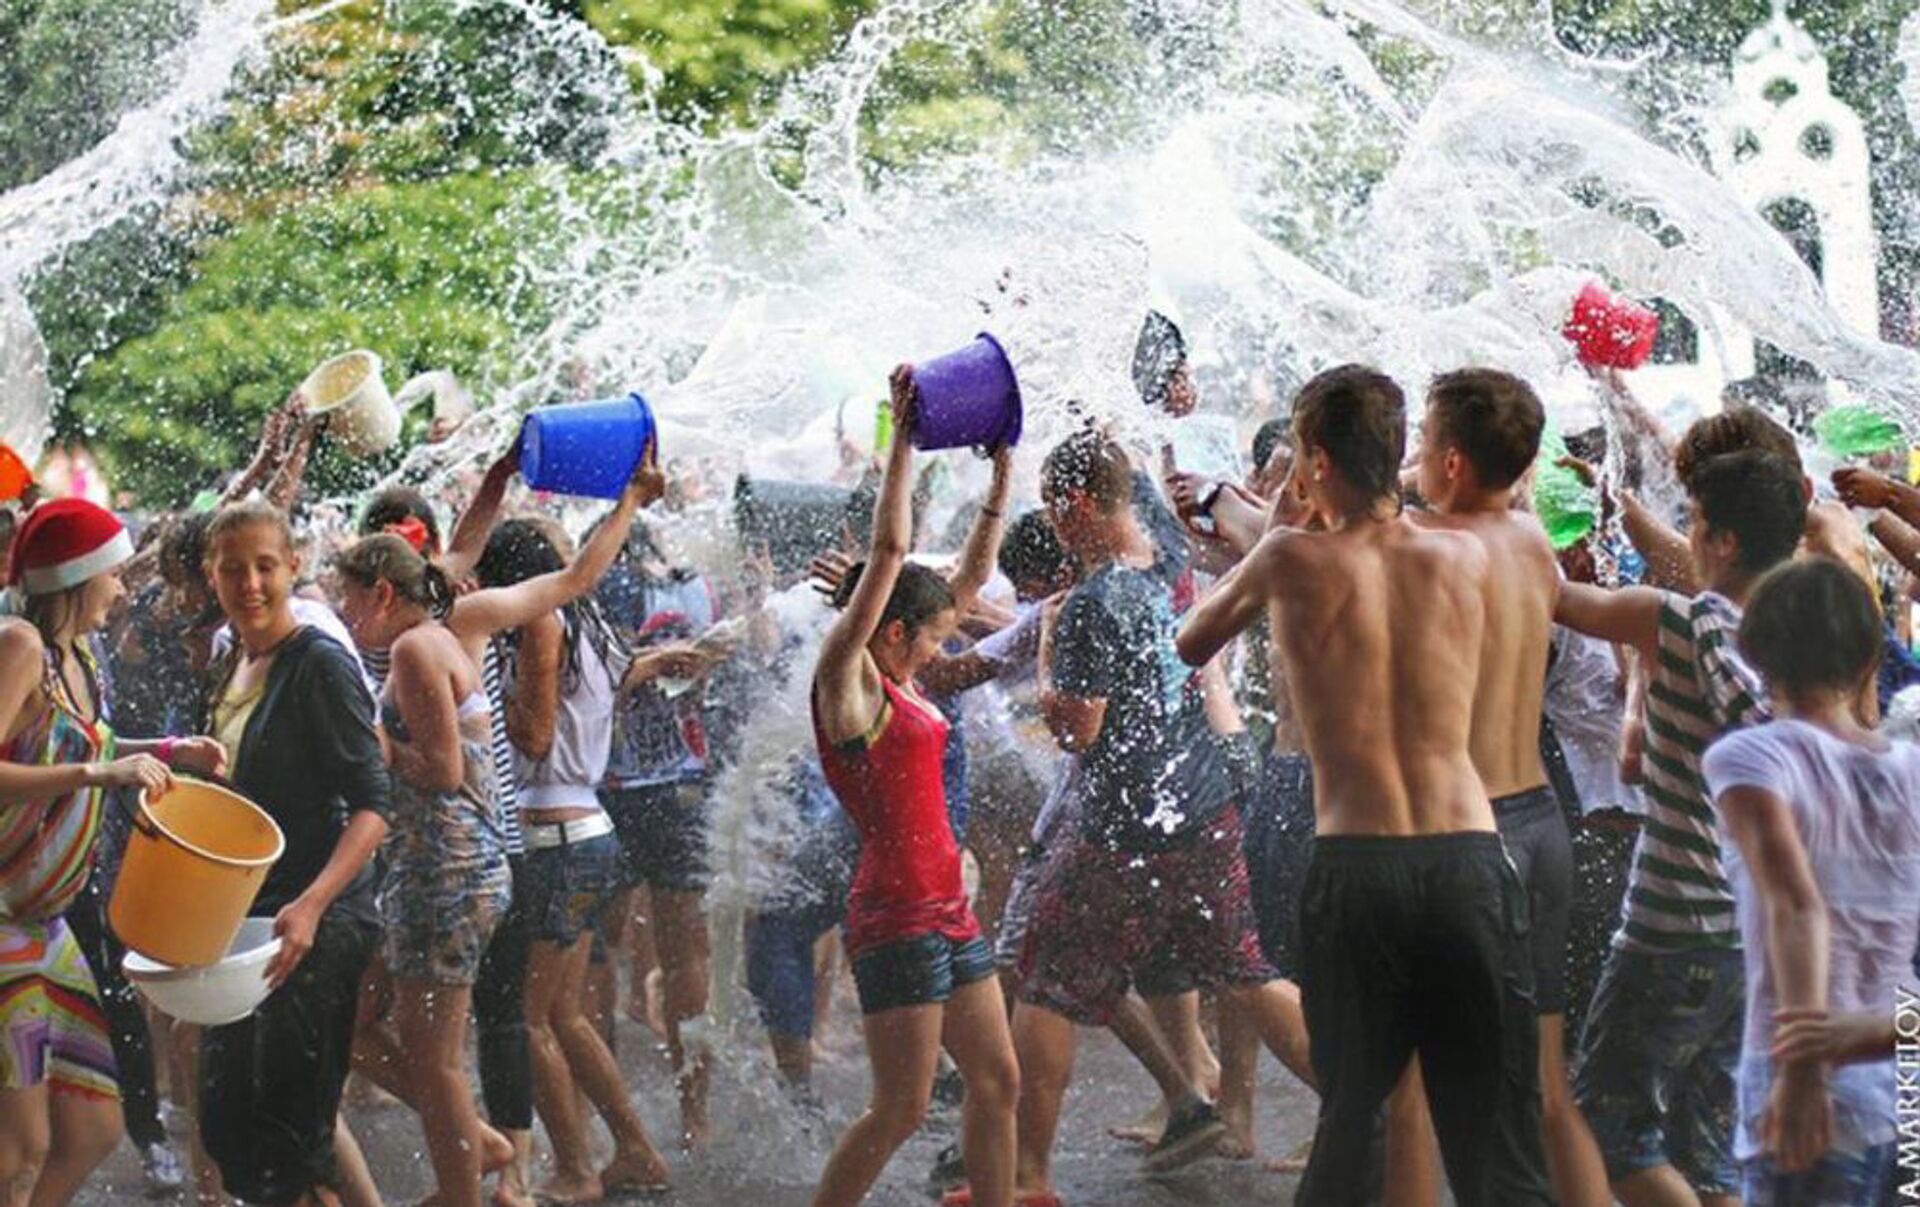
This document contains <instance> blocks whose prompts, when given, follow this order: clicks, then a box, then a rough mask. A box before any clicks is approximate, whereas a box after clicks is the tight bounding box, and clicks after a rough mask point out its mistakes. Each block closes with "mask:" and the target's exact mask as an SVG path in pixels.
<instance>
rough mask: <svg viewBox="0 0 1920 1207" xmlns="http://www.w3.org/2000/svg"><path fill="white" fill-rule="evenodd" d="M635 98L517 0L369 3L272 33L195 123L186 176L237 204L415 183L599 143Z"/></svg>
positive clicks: (592, 53) (224, 204)
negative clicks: (213, 109) (254, 63)
mask: <svg viewBox="0 0 1920 1207" xmlns="http://www.w3.org/2000/svg"><path fill="white" fill-rule="evenodd" d="M629 104H630V96H629V93H628V88H627V83H626V78H625V74H624V72H623V71H622V70H621V68H620V65H619V62H618V61H617V60H616V59H615V57H614V55H613V53H612V52H611V51H610V50H609V49H608V47H607V46H606V44H605V43H604V42H603V41H602V40H601V39H599V38H597V37H595V36H594V35H593V32H592V31H591V30H590V29H588V28H587V27H585V26H584V25H581V24H580V23H579V22H577V21H575V20H572V19H570V18H567V17H564V16H553V15H545V14H542V13H541V12H539V11H538V10H530V9H528V8H527V7H525V6H523V5H520V4H517V3H514V2H513V0H466V2H456V0H409V2H408V3H405V4H394V5H382V4H379V3H377V2H376V0H358V2H357V3H354V4H350V5H347V6H344V7H342V8H338V9H334V10H332V11H330V12H328V13H327V14H325V15H324V16H321V17H319V18H317V19H315V20H312V21H309V22H306V23H303V24H301V25H298V26H296V27H294V28H293V29H292V30H290V31H289V32H288V33H287V34H286V35H284V36H283V37H282V38H280V39H279V40H278V41H277V42H276V43H275V46H274V50H273V53H272V55H271V56H270V57H269V60H268V62H267V63H266V64H265V66H264V67H262V68H260V69H259V70H256V71H254V72H252V73H250V74H249V75H248V76H247V77H246V78H245V79H243V80H242V81H241V82H240V84H239V87H238V88H237V89H236V97H235V100H234V103H233V104H232V105H231V107H230V108H229V110H228V112H227V114H226V115H225V116H224V117H223V118H222V119H221V120H220V121H218V122H216V123H213V124H212V125H210V126H209V127H207V128H206V129H204V130H202V131H201V132H199V133H198V134H197V135H196V136H195V138H194V140H193V150H192V157H193V159H194V160H195V162H196V163H197V165H198V168H199V170H198V172H197V174H196V176H195V178H194V180H193V184H194V185H195V186H196V187H198V188H200V189H203V190H207V191H209V192H210V193H212V194H213V197H212V198H211V201H212V203H213V204H214V205H215V206H216V208H225V209H226V210H228V211H230V212H233V213H237V214H252V213H257V212H260V211H261V210H262V209H263V208H267V209H270V208H272V207H273V206H275V205H278V204H283V203H285V202H286V201H287V200H288V199H289V196H290V195H291V197H292V198H296V199H297V198H298V197H301V196H307V195H313V194H317V193H324V192H329V191H332V190H335V189H338V188H343V187H344V188H353V187H356V186H360V185H364V184H367V183H370V182H379V181H385V182H401V181H410V180H426V179H431V178H433V177H437V176H444V175H447V174H449V173H455V172H477V171H488V170H497V169H501V168H515V167H523V166H526V165H528V164H533V163H544V162H561V163H567V164H571V165H574V166H579V167H585V166H588V165H591V164H593V163H594V162H596V161H597V160H598V158H599V157H600V155H601V153H602V152H603V151H605V149H606V146H607V142H608V139H609V137H610V134H611V122H612V119H613V117H614V115H615V114H617V113H619V112H621V111H623V110H625V109H626V108H627V107H628V105H629Z"/></svg>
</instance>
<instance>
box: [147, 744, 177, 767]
mask: <svg viewBox="0 0 1920 1207" xmlns="http://www.w3.org/2000/svg"><path fill="white" fill-rule="evenodd" d="M177 745H179V742H178V741H177V740H176V739H174V738H161V739H160V743H159V745H157V746H155V747H154V748H153V757H154V758H156V759H159V760H160V761H161V762H163V763H165V764H166V765H167V766H169V767H171V766H173V748H174V747H175V746H177Z"/></svg>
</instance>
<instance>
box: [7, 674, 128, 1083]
mask: <svg viewBox="0 0 1920 1207" xmlns="http://www.w3.org/2000/svg"><path fill="white" fill-rule="evenodd" d="M81 657H83V658H84V657H86V655H85V653H84V652H83V653H82V654H81ZM88 669H89V671H92V669H93V668H92V667H91V665H89V668H88ZM95 682H98V676H97V674H96V675H95ZM45 690H46V693H47V697H48V700H49V705H48V708H47V710H46V712H45V713H44V714H43V715H42V716H41V717H40V718H39V719H38V720H36V721H35V722H34V723H33V724H31V725H29V726H27V728H26V729H24V730H22V731H21V732H20V734H19V736H18V737H16V738H15V739H14V740H13V741H12V742H11V743H9V744H8V745H7V748H6V750H5V752H4V757H5V758H6V760H7V761H8V762H12V763H21V764H33V765H36V766H43V767H44V766H53V765H56V764H63V763H91V762H94V761H96V760H100V759H108V758H111V757H113V733H112V731H111V730H109V729H108V728H107V726H106V725H105V723H103V722H102V723H93V724H90V723H88V722H87V721H85V720H83V719H82V718H81V717H80V715H79V713H78V712H77V711H76V710H75V709H73V708H72V707H70V706H69V704H68V703H67V701H66V699H65V692H64V690H63V688H62V685H61V681H60V677H59V675H58V673H57V671H56V670H55V668H54V666H53V662H52V654H51V653H49V654H48V664H47V676H46V688H45ZM101 797H102V793H101V790H100V789H99V788H84V789H81V790H80V791H78V792H73V793H69V794H67V795H66V796H61V797H56V798H54V799H52V800H44V801H31V802H27V803H24V804H16V805H9V806H7V807H6V808H4V809H0V1089H9V1090H18V1089H27V1088H30V1087H32V1086H37V1085H41V1084H45V1083H49V1082H50V1083H51V1084H53V1085H54V1086H57V1087H59V1088H61V1089H63V1090H69V1091H73V1092H76V1093H80V1094H85V1095H90V1096H93V1097H99V1098H117V1097H119V1087H118V1084H117V1083H116V1080H115V1076H114V1063H113V1047H112V1044H111V1043H110V1042H109V1041H108V1039H107V1027H106V1016H105V1014H104V1012H103V1011H102V1010H101V1008H100V994H99V991H98V990H97V989H96V988H95V987H94V981H93V974H92V973H91V972H89V971H88V969H87V964H86V960H85V959H84V958H83V957H82V955H81V952H80V945H79V944H78V943H77V942H75V941H74V937H73V933H72V931H70V930H69V929H68V927H67V924H66V921H65V920H64V919H63V918H61V916H60V915H61V913H62V911H64V910H65V909H66V908H67V907H68V906H69V905H71V904H72V903H73V901H74V898H76V897H78V896H79V895H80V892H81V890H82V889H84V888H85V887H86V884H87V877H88V876H89V875H91V874H92V871H93V860H94V854H95V852H96V851H97V850H98V848H99V837H100V815H101Z"/></svg>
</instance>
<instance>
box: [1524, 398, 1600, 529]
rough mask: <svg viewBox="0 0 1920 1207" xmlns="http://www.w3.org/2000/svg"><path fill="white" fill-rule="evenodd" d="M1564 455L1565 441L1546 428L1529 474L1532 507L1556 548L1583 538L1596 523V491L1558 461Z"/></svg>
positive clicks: (1597, 507) (1565, 450) (1552, 428)
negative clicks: (1536, 463)
mask: <svg viewBox="0 0 1920 1207" xmlns="http://www.w3.org/2000/svg"><path fill="white" fill-rule="evenodd" d="M1566 455H1567V442H1566V441H1565V440H1563V439H1561V437H1560V430H1559V429H1558V428H1554V427H1549V428H1547V430H1546V432H1545V433H1543V434H1542V436H1541V439H1540V467H1539V470H1538V471H1537V472H1536V473H1535V474H1534V476H1533V510H1534V514H1536V515H1538V516H1539V517H1540V523H1541V525H1542V526H1543V527H1545V528H1546V530H1547V539H1548V540H1550V541H1552V542H1553V547H1554V548H1555V549H1556V550H1558V549H1565V548H1567V547H1568V546H1570V545H1574V544H1577V543H1578V542H1580V541H1582V540H1584V539H1585V538H1586V536H1587V534H1588V533H1590V532H1592V531H1593V529H1594V526H1595V525H1597V524H1598V523H1599V522H1600V499H1599V494H1598V492H1597V491H1595V490H1594V489H1593V488H1592V487H1590V486H1588V485H1587V484H1586V483H1584V482H1582V481H1581V480H1580V478H1579V476H1578V475H1576V474H1575V473H1574V472H1573V471H1572V470H1570V469H1568V468H1566V467H1565V466H1563V465H1560V464H1559V460H1560V458H1562V457H1564V456H1566Z"/></svg>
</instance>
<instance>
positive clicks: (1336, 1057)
mask: <svg viewBox="0 0 1920 1207" xmlns="http://www.w3.org/2000/svg"><path fill="white" fill-rule="evenodd" d="M1293 425H1294V471H1293V475H1292V477H1291V479H1290V481H1289V485H1288V489H1289V490H1290V491H1291V492H1293V493H1295V494H1296V495H1297V496H1298V497H1299V498H1300V499H1302V500H1303V501H1304V502H1306V503H1307V504H1309V505H1311V507H1312V508H1313V510H1314V512H1315V513H1317V515H1318V516H1319V517H1320V519H1321V520H1322V521H1323V522H1324V524H1325V529H1324V531H1311V532H1309V531H1295V530H1285V529H1275V530H1273V531H1270V532H1269V533H1268V534H1267V535H1266V536H1264V537H1262V538H1261V540H1260V542H1259V543H1258V544H1257V545H1256V546H1255V547H1254V548H1253V550H1252V552H1251V553H1250V554H1249V555H1248V556H1247V557H1246V558H1245V559H1244V560H1243V561H1242V562H1241V563H1240V564H1239V566H1237V567H1236V568H1235V569H1234V570H1233V571H1232V572H1230V573H1229V574H1228V575H1227V576H1226V577H1225V578H1224V579H1223V580H1222V581H1221V583H1220V585H1219V586H1218V587H1217V588H1216V589H1215V590H1214V592H1213V594H1212V595H1210V596H1209V597H1208V598H1207V599H1205V600H1203V601H1202V602H1201V603H1200V604H1199V605H1198V606H1197V607H1196V608H1195V609H1194V612H1193V613H1192V615H1191V616H1189V618H1188V620H1187V622H1186V624H1185V626H1184V627H1183V628H1182V629H1181V632H1180V636H1179V641H1178V646H1179V650H1180V654H1181V656H1182V658H1184V659H1185V660H1186V661H1187V662H1188V663H1189V664H1191V665H1202V664H1204V663H1205V662H1207V661H1208V660H1209V659H1211V658H1212V657H1213V656H1214V655H1215V654H1216V653H1218V652H1219V651H1220V650H1221V649H1222V648H1224V647H1225V646H1226V644H1227V643H1228V642H1230V641H1232V640H1233V638H1234V637H1235V636H1236V635H1237V634H1239V633H1240V632H1241V631H1242V630H1244V629H1246V628H1247V627H1248V626H1249V625H1251V624H1252V623H1253V622H1254V621H1255V620H1256V619H1257V618H1258V617H1259V616H1260V615H1261V614H1262V613H1263V612H1264V613H1266V614H1267V615H1268V616H1269V618H1270V620H1271V623H1272V628H1273V639H1274V647H1275V651H1276V653H1275V672H1276V679H1284V680H1285V681H1286V683H1287V686H1288V689H1289V693H1290V695H1291V697H1292V700H1293V704H1294V709H1295V711H1296V712H1297V714H1298V716H1299V718H1300V723H1301V727H1302V729H1303V731H1304V733H1305V737H1306V745H1307V751H1308V754H1309V755H1310V756H1311V758H1312V760H1313V777H1314V791H1315V801H1314V811H1315V819H1316V834H1317V836H1316V838H1315V839H1314V851H1313V856H1312V863H1311V865H1310V866H1309V868H1308V871H1307V880H1306V885H1305V888H1304V890H1303V894H1302V903H1301V915H1300V935H1301V953H1300V960H1301V971H1302V975H1303V978H1304V984H1305V990H1306V1015H1307V1026H1308V1030H1309V1033H1310V1035H1311V1037H1312V1058H1313V1071H1314V1074H1315V1077H1316V1079H1317V1083H1318V1086H1319V1089H1320V1093H1321V1112H1320V1126H1319V1128H1318V1130H1317V1132H1316V1133H1315V1136H1314V1150H1313V1157H1312V1160H1311V1162H1310V1163H1309V1165H1308V1167H1307V1173H1306V1177H1305V1179H1304V1180H1303V1181H1302V1183H1301V1186H1300V1193H1299V1199H1298V1201H1299V1202H1301V1203H1303V1204H1327V1203H1359V1202H1363V1201H1366V1195H1367V1194H1368V1187H1369V1185H1370V1183H1371V1182H1372V1181H1373V1179H1372V1177H1371V1174H1372V1172H1373V1165H1374V1160H1373V1154H1374V1145H1373V1137H1374V1136H1375V1134H1376V1123H1377V1121H1378V1119H1379V1114H1380V1109H1381V1106H1382V1104H1383V1103H1384V1102H1385V1101H1386V1099H1387V1097H1388V1094H1389V1093H1390V1091H1391V1090H1392V1089H1393V1087H1394V1085H1395V1084H1396V1083H1397V1082H1398V1081H1399V1080H1400V1078H1401V1075H1402V1073H1403V1072H1404V1071H1405V1069H1406V1068H1407V1065H1408V1062H1409V1061H1410V1060H1411V1059H1412V1058H1413V1057H1414V1056H1415V1055H1418V1056H1419V1057H1420V1059H1421V1064H1422V1066H1423V1067H1424V1069H1425V1074H1426V1076H1425V1088H1426V1094H1427V1099H1428V1103H1429V1105H1430V1107H1431V1109H1432V1116H1433V1120H1434V1125H1435V1131H1436V1132H1437V1134H1438V1137H1439V1140H1440V1147H1441V1152H1442V1156H1443V1159H1444V1160H1445V1162H1446V1166H1447V1173H1448V1178H1449V1181H1450V1182H1451V1184H1452V1187H1453V1193H1454V1197H1455V1199H1456V1200H1457V1201H1458V1202H1461V1203H1474V1204H1513V1203H1528V1204H1544V1203H1547V1202H1550V1201H1551V1199H1550V1197H1549V1195H1548V1192H1547V1186H1546V1178H1545V1162H1544V1157H1543V1154H1542V1152H1541V1147H1540V1121H1539V1104H1538V1086H1537V1083H1536V1079H1535V1073H1536V1068H1535V1065H1536V1061H1537V1051H1536V1039H1535V1035H1536V1025H1535V1020H1534V1015H1533V1009H1532V1003H1531V1001H1530V1000H1529V999H1528V997H1527V996H1526V994H1525V993H1524V992H1523V988H1524V985H1525V983H1526V980H1527V975H1528V974H1527V969H1528V967H1529V965H1530V957H1529V954H1528V951H1527V945H1526V922H1525V918H1526V901H1525V895H1524V892H1523V890H1522V889H1521V886H1520V884H1519V882H1518V879H1517V878H1516V877H1515V875H1514V873H1513V870H1512V867H1511V865H1510V864H1509V863H1508V862H1507V858H1506V855H1505V852H1504V850H1503V849H1502V847H1501V844H1500V838H1499V835H1498V834H1497V833H1496V832H1495V825H1494V817H1493V810H1492V808H1491V806H1490V805H1489V803H1488V800H1487V794H1486V790H1485V788H1484V787H1483V786H1482V784H1481V781H1480V776H1479V774H1478V773H1477V772H1476V770H1475V768H1474V763H1473V758H1472V753H1471V750H1470V748H1469V744H1468V739H1469V733H1470V730H1471V727H1472V722H1473V700H1474V683H1475V679H1476V678H1477V675H1478V670H1479V663H1480V649H1481V644H1482V641H1483V639H1484V634H1485V631H1486V626H1487V618H1486V612H1487V604H1486V597H1487V592H1488V588H1487V578H1488V573H1489V570H1488V560H1489V559H1488V555H1487V552H1486V550H1485V548H1484V547H1483V546H1482V544H1481V543H1480V542H1479V541H1477V540H1475V539H1473V538H1472V537H1470V536H1467V535H1465V534H1462V533H1457V532H1450V531H1445V530H1438V529H1432V528H1424V527H1421V526H1418V525H1416V524H1414V523H1413V522H1412V521H1411V520H1409V519H1408V518H1407V517H1405V516H1403V515H1402V514H1400V507H1399V497H1398V496H1399V478H1400V465H1401V461H1402V456H1403V453H1404V451H1405V447H1406V414H1405V401H1404V399H1403V397H1402V395H1401V392H1400V388H1399V387H1398V386H1397V385H1395V384H1394V382H1393V381H1392V380H1391V379H1390V378H1388V377H1386V376H1385V375H1383V374H1381V373H1379V372H1377V371H1375V370H1372V369H1369V368H1366V367H1364V366H1360V365H1347V366H1343V367H1341V368H1338V369H1332V370H1329V371H1327V372H1325V373H1322V374H1320V375H1319V376H1318V377H1316V378H1314V379H1313V380H1312V381H1310V382H1308V383H1307V384H1306V386H1304V387H1303V388H1302V389H1301V391H1300V394H1299V396H1298V398H1297V399H1296V400H1295V402H1294V408H1293Z"/></svg>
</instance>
